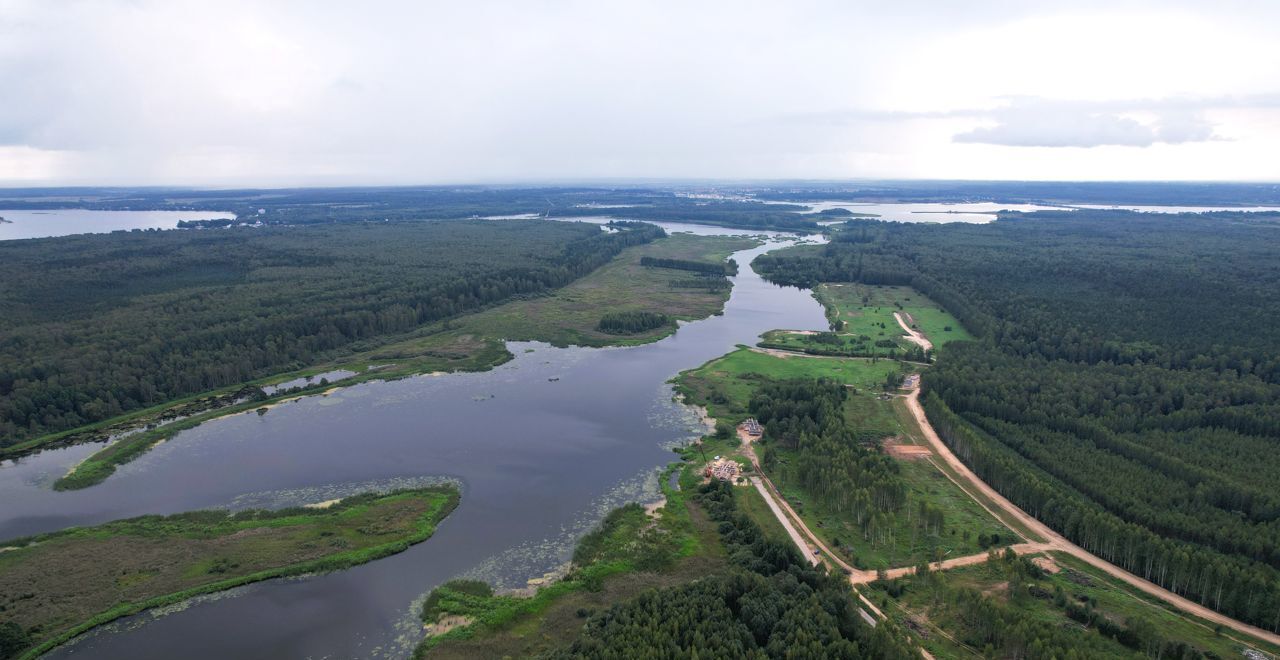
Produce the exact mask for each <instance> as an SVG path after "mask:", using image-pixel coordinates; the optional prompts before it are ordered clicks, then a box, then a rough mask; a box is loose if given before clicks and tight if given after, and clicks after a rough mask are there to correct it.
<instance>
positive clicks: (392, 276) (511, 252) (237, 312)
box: [0, 220, 663, 446]
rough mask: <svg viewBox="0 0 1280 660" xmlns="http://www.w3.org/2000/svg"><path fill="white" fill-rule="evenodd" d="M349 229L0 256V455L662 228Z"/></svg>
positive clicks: (571, 272)
mask: <svg viewBox="0 0 1280 660" xmlns="http://www.w3.org/2000/svg"><path fill="white" fill-rule="evenodd" d="M613 226H614V228H615V229H618V230H619V231H615V232H602V231H601V230H600V228H599V227H598V226H596V225H592V224H585V223H568V222H551V221H528V222H520V223H510V222H498V221H479V220H466V221H449V222H443V221H442V222H404V223H396V222H389V223H341V224H330V225H313V226H302V227H280V228H276V227H261V228H247V227H239V228H230V229H218V230H209V231H166V232H119V233H114V234H107V235H82V236H66V237H60V238H46V239H33V240H23V241H4V242H0V278H2V279H3V281H4V282H5V286H4V287H3V288H2V289H0V443H3V444H0V446H3V445H10V444H14V443H16V442H20V441H22V440H23V439H26V438H31V437H35V436H38V435H41V434H45V433H50V432H57V431H62V430H66V429H71V428H75V427H78V426H81V425H84V424H88V423H92V422H95V421H99V420H103V419H108V418H111V417H114V416H116V415H120V414H122V413H126V412H129V411H133V410H138V409H141V408H144V407H147V406H152V405H156V404H160V403H164V402H167V401H170V400H172V399H175V398H179V397H183V396H186V395H191V394H195V393H199V392H205V391H208V390H212V389H216V388H219V387H224V386H228V385H233V384H237V383H242V382H245V381H247V380H251V379H254V378H260V377H263V376H267V375H270V374H273V373H278V372H281V371H286V370H288V369H293V368H299V367H302V366H308V365H311V364H314V363H315V361H316V360H317V359H318V358H321V357H323V356H324V355H325V354H326V353H327V352H329V351H333V350H336V349H340V348H342V347H344V346H348V345H350V344H351V343H353V342H356V341H362V340H371V339H376V338H378V337H383V336H387V335H392V334H395V333H402V332H406V331H409V330H412V329H414V328H417V327H419V326H421V325H422V324H425V323H431V322H436V321H440V320H443V319H448V318H450V317H453V316H455V315H458V314H461V313H464V312H469V311H473V310H476V309H478V308H481V307H483V306H486V305H491V304H494V303H497V302H500V301H503V300H507V299H510V298H512V297H513V296H522V295H537V294H540V293H543V292H545V291H547V290H549V289H552V288H556V287H560V286H563V285H564V284H567V283H568V282H570V281H572V280H574V279H576V278H578V277H581V276H582V275H585V274H586V273H588V272H590V271H592V270H594V269H595V268H597V267H599V266H601V265H603V264H604V263H605V262H607V261H608V260H609V259H610V258H612V257H613V256H615V255H616V254H618V252H619V251H621V250H622V249H623V248H625V247H627V246H629V245H636V244H640V243H645V242H648V241H651V240H653V239H655V238H657V237H659V236H661V235H663V232H662V230H661V229H659V228H657V227H654V226H652V225H640V224H637V223H614V225H613Z"/></svg>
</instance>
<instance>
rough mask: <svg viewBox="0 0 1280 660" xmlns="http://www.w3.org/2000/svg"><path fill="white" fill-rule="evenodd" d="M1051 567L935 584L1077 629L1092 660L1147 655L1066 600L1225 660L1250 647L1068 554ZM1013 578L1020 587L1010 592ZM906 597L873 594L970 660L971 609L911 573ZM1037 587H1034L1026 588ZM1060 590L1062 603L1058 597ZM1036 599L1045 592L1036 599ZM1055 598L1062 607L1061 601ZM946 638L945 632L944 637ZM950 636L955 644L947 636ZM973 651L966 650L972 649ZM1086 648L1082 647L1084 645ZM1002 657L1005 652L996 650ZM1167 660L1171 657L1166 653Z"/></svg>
mask: <svg viewBox="0 0 1280 660" xmlns="http://www.w3.org/2000/svg"><path fill="white" fill-rule="evenodd" d="M1051 559H1052V564H1049V565H1050V566H1051V567H1052V568H1053V569H1054V570H1057V571H1058V572H1056V573H1051V572H1045V573H1044V574H1042V575H1039V576H1025V575H1020V574H1016V573H1013V572H1011V571H1010V570H1009V567H1008V565H1007V564H1006V563H1005V562H1002V561H996V562H988V563H984V564H977V565H974V566H967V567H964V568H957V569H952V570H949V571H945V572H942V573H938V574H935V575H934V576H933V579H941V580H943V581H944V584H945V585H946V588H956V587H963V588H968V589H974V590H976V591H979V592H981V593H983V594H985V595H986V596H987V597H989V598H994V599H996V600H997V602H999V603H1002V604H1005V605H1009V606H1010V607H1011V608H1012V609H1014V610H1015V611H1016V612H1017V615H1018V616H1020V617H1025V618H1026V620H1030V621H1035V622H1042V623H1046V624H1049V625H1050V626H1051V627H1054V628H1061V629H1073V630H1074V631H1075V634H1078V635H1084V636H1089V637H1088V638H1081V641H1082V642H1085V641H1087V642H1088V643H1089V647H1090V651H1091V655H1090V657H1099V658H1145V657H1150V656H1148V655H1147V654H1146V653H1141V652H1138V651H1136V650H1134V649H1131V648H1128V647H1126V646H1124V645H1122V644H1120V643H1119V642H1117V641H1115V640H1114V639H1111V638H1108V637H1105V636H1103V635H1101V634H1100V633H1099V632H1098V631H1097V630H1096V629H1095V628H1093V627H1090V626H1087V625H1085V624H1083V623H1081V622H1079V621H1076V620H1073V619H1071V618H1070V617H1068V616H1067V614H1066V609H1065V606H1064V601H1065V602H1071V603H1075V604H1076V605H1079V606H1085V605H1086V604H1087V605H1088V607H1090V608H1092V610H1093V611H1094V612H1096V613H1097V614H1099V615H1100V616H1101V617H1103V618H1105V619H1106V620H1109V621H1111V622H1113V623H1116V624H1121V625H1126V624H1131V623H1132V622H1133V621H1135V620H1137V619H1141V620H1144V621H1146V622H1148V623H1150V624H1151V625H1152V626H1154V628H1155V630H1157V631H1159V634H1161V635H1162V636H1163V637H1165V638H1166V639H1169V640H1174V641H1180V642H1184V643H1186V644H1189V645H1191V646H1193V647H1195V648H1198V649H1200V650H1201V651H1202V652H1205V651H1207V652H1211V653H1214V654H1216V655H1217V657H1221V658H1232V657H1235V658H1238V657H1241V652H1242V650H1243V648H1244V647H1245V646H1246V644H1243V643H1242V642H1241V640H1239V639H1237V638H1236V637H1234V636H1233V635H1234V633H1232V632H1231V631H1224V632H1221V633H1219V632H1217V631H1215V629H1214V628H1213V627H1212V626H1211V625H1209V624H1207V623H1205V622H1203V621H1200V620H1198V619H1195V618H1192V617H1189V616H1187V615H1185V614H1182V613H1180V612H1177V611H1175V610H1171V609H1169V607H1168V606H1167V605H1165V604H1163V603H1161V602H1160V601H1154V600H1150V599H1148V597H1146V596H1145V595H1142V594H1140V593H1137V592H1134V591H1131V590H1130V589H1128V588H1127V587H1126V586H1124V585H1123V584H1122V583H1119V582H1117V581H1115V580H1113V579H1112V578H1110V577H1108V576H1105V575H1104V574H1102V573H1100V572H1097V571H1096V570H1095V569H1094V568H1092V567H1090V566H1088V565H1087V564H1084V563H1083V562H1080V561H1078V560H1076V559H1074V558H1073V557H1070V556H1067V555H1060V554H1056V553H1055V554H1053V555H1052V556H1051ZM1011 581H1013V582H1016V583H1018V584H1020V585H1021V586H1022V588H1021V589H1016V590H1012V589H1011ZM898 582H899V583H900V584H901V585H902V587H903V592H902V593H901V595H899V596H898V597H896V598H895V597H892V596H889V595H888V594H887V593H885V592H884V591H872V592H871V594H872V595H871V597H872V599H873V600H875V601H877V602H879V603H883V604H885V605H886V607H884V608H883V609H884V610H885V612H886V613H887V614H889V615H890V616H892V617H894V618H896V619H898V620H899V621H901V622H903V623H904V624H906V625H907V627H908V628H910V629H912V630H916V631H923V634H920V633H919V632H918V634H919V636H920V638H921V643H922V645H923V646H924V647H925V648H926V649H927V650H929V651H930V652H931V653H933V654H934V655H935V656H936V657H939V658H943V657H947V658H950V657H970V656H971V655H973V652H972V650H971V649H972V648H973V647H972V645H971V644H967V643H965V640H969V641H970V642H972V640H973V637H972V636H971V633H972V631H970V630H969V629H968V628H967V627H966V623H965V620H966V612H963V611H957V610H956V608H955V607H954V606H949V605H948V604H947V599H946V597H945V596H938V595H937V594H938V593H939V592H940V591H942V590H935V589H934V588H932V586H931V585H929V583H928V581H927V580H922V579H921V578H919V577H915V576H911V577H907V578H902V579H901V580H900V581H898ZM1028 587H1034V589H1028ZM1059 592H1061V594H1062V596H1063V599H1062V600H1059V599H1057V597H1056V594H1057V593H1059ZM1036 594H1039V596H1037V595H1036ZM1055 601H1056V602H1055ZM942 633H946V634H945V635H944V634H942ZM947 635H949V636H950V639H949V638H948V637H947ZM1247 643H1248V644H1247V645H1248V646H1250V647H1252V648H1255V649H1258V650H1261V651H1264V652H1266V653H1269V654H1271V655H1272V657H1275V656H1276V654H1277V652H1278V651H1280V649H1276V648H1272V647H1269V646H1266V645H1258V644H1259V643H1257V642H1256V641H1254V640H1247ZM966 647H967V648H966ZM1082 648H1083V647H1082ZM996 652H997V655H998V656H1002V654H1000V649H996ZM1165 657H1169V656H1168V655H1166V656H1165Z"/></svg>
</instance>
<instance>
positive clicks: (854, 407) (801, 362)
mask: <svg viewBox="0 0 1280 660" xmlns="http://www.w3.org/2000/svg"><path fill="white" fill-rule="evenodd" d="M916 370H917V367H915V366H914V365H910V364H902V363H899V362H894V361H892V360H878V361H872V360H860V359H834V358H819V357H805V356H800V355H794V356H793V355H786V354H770V353H764V352H760V351H756V350H752V349H750V348H746V347H739V348H738V350H735V351H734V352H732V353H729V354H728V355H725V356H723V357H719V358H716V359H714V360H712V361H710V362H708V363H706V364H704V365H702V366H701V367H698V368H697V369H691V370H689V371H685V372H682V373H681V374H680V375H679V376H678V377H677V378H676V388H677V390H678V391H679V392H681V393H682V394H683V395H684V396H685V399H686V400H687V401H689V402H690V403H695V404H698V405H705V406H706V407H707V410H708V411H709V412H710V413H711V416H712V417H715V418H716V419H719V420H725V421H728V422H731V423H733V424H737V423H738V422H740V421H742V420H743V419H745V418H747V417H748V416H749V414H748V411H747V403H748V401H750V399H751V395H752V393H753V392H755V388H756V386H757V384H758V383H759V382H761V381H764V380H783V379H787V378H830V379H832V380H836V381H839V382H842V383H844V384H846V385H851V386H853V388H854V389H855V390H856V393H855V394H854V396H851V397H850V400H851V401H850V402H849V403H848V404H847V405H848V409H849V410H850V413H851V414H855V413H856V414H861V415H865V417H864V418H862V421H863V422H866V423H876V424H883V425H884V426H883V428H885V429H893V428H896V424H897V422H896V419H895V418H894V416H893V413H892V410H891V409H890V408H889V407H888V405H887V402H884V401H878V400H877V399H876V396H875V395H876V394H877V393H879V392H882V391H883V385H884V383H885V379H886V377H887V376H889V375H890V374H894V373H914V372H915V371H916ZM891 432H892V431H890V433H886V435H888V434H891Z"/></svg>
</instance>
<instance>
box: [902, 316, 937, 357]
mask: <svg viewBox="0 0 1280 660" xmlns="http://www.w3.org/2000/svg"><path fill="white" fill-rule="evenodd" d="M893 318H895V319H897V321H898V325H900V326H902V330H903V332H906V333H907V340H908V341H910V342H911V343H913V344H915V345H917V346H919V347H920V348H923V349H924V350H926V351H931V350H933V342H931V341H929V340H928V339H925V336H924V335H922V334H920V333H919V332H918V331H916V330H912V329H911V326H909V325H907V322H906V320H904V319H903V318H902V312H894V313H893Z"/></svg>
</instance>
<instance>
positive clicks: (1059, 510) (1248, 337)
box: [756, 211, 1280, 630]
mask: <svg viewBox="0 0 1280 660" xmlns="http://www.w3.org/2000/svg"><path fill="white" fill-rule="evenodd" d="M835 238H836V240H833V241H832V242H831V243H829V244H828V245H826V246H822V247H816V248H801V249H796V250H792V251H789V252H784V253H781V254H778V255H776V256H765V257H761V258H760V259H759V260H758V261H757V262H756V267H757V268H758V269H759V270H761V271H764V272H766V273H767V274H768V276H769V277H771V278H772V279H774V280H775V281H779V282H783V283H791V284H806V285H807V284H812V283H814V282H818V281H861V282H865V283H870V284H910V285H911V286H913V287H915V288H917V289H919V290H921V291H923V292H924V293H926V294H927V295H928V296H929V297H930V298H932V299H933V300H935V301H937V302H939V303H940V304H943V305H944V306H945V307H946V308H947V309H948V310H949V311H951V312H952V313H953V314H955V315H956V317H957V318H959V319H960V320H961V321H962V322H963V323H964V324H965V325H966V327H968V328H969V329H971V330H973V331H974V332H975V334H976V335H978V336H979V339H978V340H977V341H974V342H953V343H952V344H949V345H948V346H946V347H945V348H943V349H942V350H941V351H940V352H939V359H938V362H937V366H936V367H935V368H934V369H932V370H931V371H930V373H928V374H927V375H926V377H925V378H924V386H925V388H926V399H925V401H926V409H927V410H928V412H929V417H930V420H932V421H933V423H934V425H935V426H936V427H938V429H939V432H940V433H941V434H942V436H943V437H944V439H945V440H946V441H947V442H948V443H950V444H951V445H952V446H953V448H954V449H955V450H956V452H957V454H958V455H960V457H961V458H962V459H963V460H965V461H966V462H967V463H969V465H971V466H972V467H973V468H974V469H975V471H977V472H978V473H979V474H980V475H981V476H982V477H983V479H985V480H986V481H987V482H988V483H990V484H991V485H992V486H994V487H995V488H996V489H998V490H1000V491H1001V492H1002V493H1003V494H1004V495H1006V496H1007V497H1009V498H1010V499H1011V500H1013V501H1014V502H1015V503H1017V504H1018V505H1019V506H1021V507H1023V508H1024V509H1026V510H1027V511H1028V512H1030V513H1031V514H1032V515H1035V516H1037V517H1038V518H1040V519H1041V520H1044V521H1045V522H1046V523H1048V524H1050V525H1051V526H1053V527H1054V528H1055V529H1057V530H1059V531H1060V532H1062V533H1063V534H1065V535H1066V536H1067V537H1068V538H1070V539H1072V540H1073V541H1075V542H1076V543H1078V544H1080V545H1081V546H1083V547H1085V548H1086V549H1088V550H1090V551H1091V552H1094V553H1096V554H1098V555H1100V556H1102V557H1104V558H1106V559H1107V560H1108V561H1111V562H1113V563H1115V564H1117V565H1120V566H1122V567H1124V568H1126V569H1127V570H1130V571H1131V572H1133V573H1136V574H1137V575H1140V576H1142V577H1145V578H1147V579H1150V580H1152V581H1153V582H1156V583H1157V584H1160V585H1161V586H1164V587H1166V588H1168V589H1170V590H1172V591H1174V592H1176V593H1179V594H1182V595H1184V596H1186V597H1188V598H1191V599H1193V600H1196V601H1198V602H1201V603H1203V604H1205V605H1208V606H1211V607H1214V608H1216V609H1218V610H1220V611H1222V612H1224V613H1226V614H1229V615H1231V616H1234V617H1236V618H1238V619H1241V620H1244V621H1247V622H1250V623H1253V624H1256V625H1259V626H1261V627H1264V628H1268V629H1272V630H1277V629H1280V583H1278V580H1280V497H1278V496H1277V494H1276V493H1277V489H1276V485H1275V479H1276V476H1277V475H1280V452H1277V451H1276V450H1277V443H1278V442H1280V259H1277V258H1276V255H1277V254H1280V218H1277V217H1276V216H1273V215H1259V214H1245V213H1213V214H1185V215H1154V214H1141V213H1126V212H1115V211H1075V212H1069V211H1062V212H1042V213H1037V214H1005V215H1003V216H1002V217H1001V219H1000V220H999V221H998V222H995V223H992V224H989V225H961V224H955V225H940V226H928V225H906V224H896V223H868V222H860V221H853V222H850V223H848V224H847V225H846V226H845V229H844V230H843V231H841V232H840V233H838V234H837V235H836V237H835Z"/></svg>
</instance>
